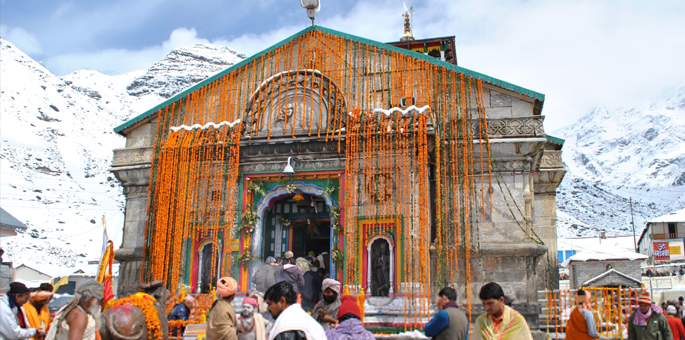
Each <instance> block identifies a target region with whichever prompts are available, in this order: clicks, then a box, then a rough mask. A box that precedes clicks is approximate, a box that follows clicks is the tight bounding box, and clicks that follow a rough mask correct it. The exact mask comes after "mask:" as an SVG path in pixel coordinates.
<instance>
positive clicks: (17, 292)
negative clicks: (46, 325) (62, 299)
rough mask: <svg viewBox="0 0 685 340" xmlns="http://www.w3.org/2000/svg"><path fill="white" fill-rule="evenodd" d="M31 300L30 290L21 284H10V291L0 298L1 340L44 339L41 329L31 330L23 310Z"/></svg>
mask: <svg viewBox="0 0 685 340" xmlns="http://www.w3.org/2000/svg"><path fill="white" fill-rule="evenodd" d="M28 300H29V289H28V288H26V286H25V285H24V284H23V283H21V282H12V283H10V290H9V291H8V292H7V294H5V295H4V296H3V297H2V298H0V339H1V340H5V339H7V340H14V339H25V338H29V337H32V336H38V337H43V336H45V333H43V332H42V331H41V330H40V329H36V328H29V325H28V321H27V320H26V317H25V316H24V312H23V311H22V309H21V306H23V305H24V304H25V303H26V302H27V301H28Z"/></svg>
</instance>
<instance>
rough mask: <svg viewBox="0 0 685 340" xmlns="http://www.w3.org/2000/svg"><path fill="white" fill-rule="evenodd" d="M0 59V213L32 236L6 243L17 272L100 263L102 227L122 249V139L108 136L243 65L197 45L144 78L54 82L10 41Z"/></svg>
mask: <svg viewBox="0 0 685 340" xmlns="http://www.w3.org/2000/svg"><path fill="white" fill-rule="evenodd" d="M0 52H1V53H0V72H1V74H2V82H1V83H0V92H1V96H0V97H1V99H0V100H1V102H0V110H1V111H0V115H1V116H0V117H1V118H0V119H1V121H2V125H1V126H0V134H1V136H2V140H1V149H0V172H1V173H2V182H1V183H0V185H1V186H0V206H2V207H3V209H5V210H6V211H8V212H9V213H10V214H12V215H13V216H15V217H16V218H17V219H19V220H20V221H22V222H24V223H25V224H26V225H27V226H28V228H29V229H28V231H27V232H26V233H25V234H20V235H18V236H17V237H12V238H2V244H1V245H0V246H1V247H2V248H3V249H4V250H5V252H6V253H5V256H4V257H3V260H5V261H12V262H14V264H15V266H16V265H18V264H22V263H27V264H30V263H33V264H39V265H40V264H45V265H56V266H63V267H73V266H75V265H79V264H82V263H84V262H85V261H87V260H92V259H97V258H98V257H99V256H100V252H101V246H102V235H103V223H106V224H107V225H108V226H109V228H108V233H109V236H110V238H111V239H113V240H114V241H115V245H117V246H118V245H119V244H120V241H121V238H122V235H121V233H122V231H121V227H122V225H123V210H124V197H123V195H122V190H121V186H120V185H119V182H118V181H117V180H116V179H115V178H114V176H113V175H112V174H111V173H110V172H109V171H108V169H109V167H110V164H111V161H112V150H113V149H115V148H121V147H123V146H124V138H123V137H121V136H119V135H117V134H115V133H114V132H113V131H112V129H113V128H114V127H115V126H118V125H120V124H121V123H123V122H125V121H127V120H128V119H130V118H131V117H134V116H136V115H138V114H140V113H141V112H144V111H145V110H147V109H149V108H151V107H154V106H155V105H156V104H158V103H160V102H162V101H163V100H165V99H167V98H169V97H171V96H173V95H174V94H176V93H178V92H181V91H183V90H184V89H186V88H187V87H189V86H192V85H194V84H195V83H197V82H199V81H202V80H203V79H206V78H207V77H209V76H211V75H212V74H214V73H216V72H218V71H220V70H222V69H224V68H226V67H229V66H231V65H233V64H235V63H237V62H239V61H240V60H242V59H243V58H244V56H242V55H240V54H239V53H237V52H236V51H234V50H232V49H229V48H226V47H222V46H215V45H194V46H189V47H185V48H181V49H177V50H174V51H172V52H171V53H170V54H169V55H168V56H167V58H165V59H163V60H161V61H160V62H158V63H156V64H155V65H153V66H152V67H151V68H150V69H148V70H147V71H137V72H131V73H128V74H123V75H118V76H108V75H104V74H101V73H99V72H96V71H87V70H80V71H76V72H74V73H71V74H69V75H66V76H63V77H58V76H55V75H53V74H52V73H50V71H49V70H47V69H46V68H45V67H43V66H42V65H41V64H40V63H38V62H36V61H34V60H32V59H31V58H30V57H28V56H27V55H26V54H24V53H23V52H21V51H20V50H19V49H17V48H16V47H15V46H14V45H12V44H11V43H10V42H8V41H6V40H2V39H0ZM103 216H104V218H103Z"/></svg>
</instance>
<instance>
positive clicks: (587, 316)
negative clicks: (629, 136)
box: [566, 289, 599, 340]
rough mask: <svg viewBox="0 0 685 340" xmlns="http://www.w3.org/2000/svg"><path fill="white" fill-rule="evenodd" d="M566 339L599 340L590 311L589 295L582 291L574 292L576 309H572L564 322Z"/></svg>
mask: <svg viewBox="0 0 685 340" xmlns="http://www.w3.org/2000/svg"><path fill="white" fill-rule="evenodd" d="M566 339H574V340H576V339H577V340H597V339H599V333H598V332H597V327H596V326H595V318H594V317H593V316H592V311H591V310H590V293H588V292H586V291H584V290H582V289H578V291H577V292H576V308H574V309H573V311H572V312H571V316H570V317H569V319H568V321H567V322H566Z"/></svg>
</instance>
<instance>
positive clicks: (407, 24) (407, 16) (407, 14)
mask: <svg viewBox="0 0 685 340" xmlns="http://www.w3.org/2000/svg"><path fill="white" fill-rule="evenodd" d="M412 14H414V6H412V7H411V8H409V9H407V5H406V4H405V5H404V14H402V16H403V17H404V34H403V35H402V37H400V41H412V40H414V35H413V34H412V32H411V15H412Z"/></svg>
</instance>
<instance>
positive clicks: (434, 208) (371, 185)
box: [111, 26, 565, 327]
mask: <svg viewBox="0 0 685 340" xmlns="http://www.w3.org/2000/svg"><path fill="white" fill-rule="evenodd" d="M543 104H544V95H543V94H541V93H538V92H535V91H532V90H528V89H526V88H523V87H520V86H517V85H514V84H510V83H507V82H505V81H502V80H499V79H496V78H493V77H491V76H488V75H484V74H481V73H478V72H474V71H471V70H469V69H466V68H463V67H461V66H458V65H457V64H456V53H455V51H454V38H453V37H452V38H451V39H450V38H438V39H426V40H413V37H411V38H409V39H407V38H405V37H403V40H402V41H399V42H396V43H389V44H385V43H380V42H376V41H372V40H368V39H365V38H361V37H357V36H353V35H349V34H346V33H342V32H338V31H334V30H331V29H327V28H324V27H320V26H312V27H309V28H306V29H304V30H302V31H300V32H298V33H296V34H294V35H293V36H291V37H290V38H288V39H286V40H283V41H281V42H279V43H278V44H276V45H274V46H272V47H270V48H268V49H266V50H264V51H262V52H260V53H257V54H255V55H254V56H251V57H249V58H247V59H246V60H244V61H242V62H241V63H238V64H236V65H234V66H232V67H230V68H228V69H226V70H224V71H222V72H220V73H218V74H216V75H214V76H212V77H210V78H208V79H206V80H204V81H202V82H200V83H199V84H197V85H195V86H193V87H191V88H189V89H187V90H185V91H184V92H182V93H179V94H178V95H176V96H174V97H172V98H170V99H169V100H167V101H165V102H163V103H162V104H160V105H158V106H156V107H154V108H151V109H150V110H148V111H146V112H144V113H142V114H141V115H139V116H137V117H135V118H133V119H131V120H130V121H128V122H126V123H124V124H122V125H121V126H118V127H116V128H115V131H116V132H117V133H119V134H121V135H123V136H125V137H126V146H125V148H123V149H116V150H114V159H113V162H112V168H111V171H112V172H113V173H114V174H115V175H116V177H117V178H118V179H119V181H121V183H122V185H123V187H124V194H125V196H126V218H125V223H124V241H123V246H122V248H121V249H119V250H117V251H116V258H117V260H118V261H120V263H121V267H120V274H119V285H118V287H119V288H118V289H119V291H118V294H119V296H126V295H129V294H131V293H133V292H135V291H136V290H137V286H138V283H139V282H140V281H141V280H143V281H150V280H163V281H164V282H165V284H166V285H167V287H168V288H169V289H170V290H172V291H175V290H178V289H180V287H181V286H187V287H190V289H191V291H192V292H195V293H207V292H209V290H210V287H211V286H213V285H214V284H215V282H216V281H215V280H216V278H217V277H221V276H225V275H230V276H233V277H235V278H236V279H237V280H238V282H239V285H240V287H239V291H240V292H246V291H248V290H249V289H251V288H252V283H251V280H250V277H251V275H252V274H253V273H254V271H255V270H256V269H257V268H259V267H260V266H261V265H262V264H263V263H264V260H265V259H266V258H267V257H268V256H283V255H284V253H285V252H286V251H288V250H291V251H293V252H294V253H295V256H296V257H304V256H307V255H308V254H309V253H310V252H313V253H314V254H315V255H316V256H319V255H321V256H319V259H320V262H321V266H322V267H325V269H326V271H327V275H329V276H330V277H332V278H335V279H337V280H339V281H341V282H342V283H343V285H344V286H345V287H346V289H349V291H350V293H352V294H360V293H361V292H362V290H363V292H364V294H365V296H366V304H365V311H364V313H365V315H366V317H365V323H366V325H367V326H379V327H401V326H406V325H418V324H420V323H425V322H426V321H427V320H428V319H429V315H430V313H431V307H430V304H429V302H430V301H431V299H432V298H433V297H434V296H435V295H436V294H437V292H438V290H439V289H440V288H441V287H444V286H448V285H452V286H454V287H455V288H456V289H457V292H458V293H459V301H458V302H459V303H460V304H466V305H467V306H468V310H470V311H472V312H473V313H474V314H473V317H472V318H474V319H475V316H476V315H477V314H478V313H479V310H480V308H479V307H480V302H479V300H478V297H477V293H478V290H479V288H480V286H482V285H483V284H484V283H487V282H490V281H496V282H498V283H500V284H501V285H502V286H503V287H505V290H506V291H507V294H508V295H511V296H512V297H514V298H515V301H514V307H515V308H517V309H519V310H520V311H522V312H523V314H524V315H526V316H527V317H528V318H529V321H531V323H535V321H536V318H537V316H536V315H537V313H538V312H539V306H538V304H537V299H536V292H537V291H538V290H541V289H546V288H550V287H556V286H557V284H558V283H557V278H558V275H557V272H556V270H557V269H556V263H557V259H556V254H557V249H556V248H557V246H556V237H557V236H556V235H557V232H556V193H555V192H556V188H557V186H558V185H559V183H560V181H561V180H562V178H563V176H564V174H565V171H564V169H563V166H562V163H561V147H562V145H563V140H560V139H556V138H554V137H551V136H548V135H547V134H545V131H544V125H543V121H544V116H543V115H542V108H543ZM533 326H534V325H533Z"/></svg>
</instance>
